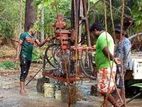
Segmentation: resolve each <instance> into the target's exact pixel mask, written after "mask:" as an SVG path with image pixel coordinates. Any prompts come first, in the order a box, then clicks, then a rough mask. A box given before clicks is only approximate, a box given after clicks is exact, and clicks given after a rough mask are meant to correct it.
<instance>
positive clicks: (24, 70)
mask: <svg viewBox="0 0 142 107" xmlns="http://www.w3.org/2000/svg"><path fill="white" fill-rule="evenodd" d="M30 65H31V60H28V59H26V58H24V57H20V67H21V74H20V81H23V82H24V81H25V79H26V77H27V75H28V72H29V69H30Z"/></svg>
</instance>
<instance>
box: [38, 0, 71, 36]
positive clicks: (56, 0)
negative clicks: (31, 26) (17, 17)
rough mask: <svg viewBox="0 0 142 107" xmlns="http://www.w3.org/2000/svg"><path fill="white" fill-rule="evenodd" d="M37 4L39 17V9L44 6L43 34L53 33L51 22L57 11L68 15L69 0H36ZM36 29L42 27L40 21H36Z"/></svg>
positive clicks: (39, 15)
mask: <svg viewBox="0 0 142 107" xmlns="http://www.w3.org/2000/svg"><path fill="white" fill-rule="evenodd" d="M36 4H37V5H38V10H39V13H38V17H39V18H41V9H42V8H44V28H45V31H44V32H45V35H52V34H53V23H54V22H55V18H56V16H57V14H58V13H62V14H63V15H64V16H67V17H70V11H71V1H70V0H44V2H43V1H42V0H36ZM37 25H38V27H37V28H38V30H39V31H40V29H41V28H42V27H41V26H42V25H41V22H40V21H38V22H37Z"/></svg>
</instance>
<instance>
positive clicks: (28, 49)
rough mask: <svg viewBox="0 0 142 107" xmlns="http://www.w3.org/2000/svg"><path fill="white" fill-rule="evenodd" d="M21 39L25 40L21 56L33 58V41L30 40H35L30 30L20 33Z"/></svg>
mask: <svg viewBox="0 0 142 107" xmlns="http://www.w3.org/2000/svg"><path fill="white" fill-rule="evenodd" d="M20 40H22V41H23V43H22V47H21V52H20V56H22V57H25V58H26V59H28V60H32V51H33V43H32V42H30V41H33V40H34V37H33V36H31V35H30V34H29V33H28V32H24V33H22V34H21V35H20Z"/></svg>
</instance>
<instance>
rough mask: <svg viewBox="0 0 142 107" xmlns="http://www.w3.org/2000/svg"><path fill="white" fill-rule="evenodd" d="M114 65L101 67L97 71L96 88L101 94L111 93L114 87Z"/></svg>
mask: <svg viewBox="0 0 142 107" xmlns="http://www.w3.org/2000/svg"><path fill="white" fill-rule="evenodd" d="M115 76H116V66H113V67H112V68H111V67H108V68H102V69H100V70H99V71H98V73H97V83H98V84H97V88H98V91H99V92H100V93H101V94H109V93H112V92H113V91H114V90H115V89H116V88H115Z"/></svg>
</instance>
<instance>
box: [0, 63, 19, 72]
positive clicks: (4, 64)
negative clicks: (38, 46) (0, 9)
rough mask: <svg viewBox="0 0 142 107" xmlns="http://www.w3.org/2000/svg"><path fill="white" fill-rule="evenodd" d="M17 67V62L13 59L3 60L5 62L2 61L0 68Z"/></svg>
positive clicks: (11, 68) (12, 68)
mask: <svg viewBox="0 0 142 107" xmlns="http://www.w3.org/2000/svg"><path fill="white" fill-rule="evenodd" d="M16 68H17V64H16V63H15V62H12V61H3V62H0V69H6V70H7V69H10V70H14V69H16Z"/></svg>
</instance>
